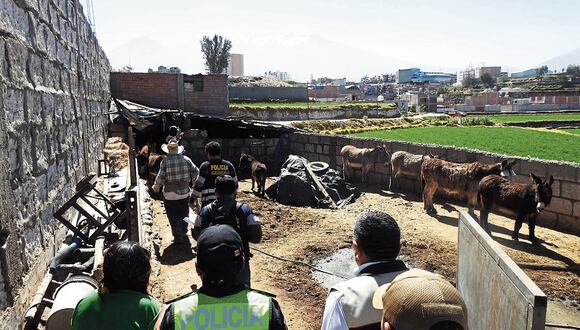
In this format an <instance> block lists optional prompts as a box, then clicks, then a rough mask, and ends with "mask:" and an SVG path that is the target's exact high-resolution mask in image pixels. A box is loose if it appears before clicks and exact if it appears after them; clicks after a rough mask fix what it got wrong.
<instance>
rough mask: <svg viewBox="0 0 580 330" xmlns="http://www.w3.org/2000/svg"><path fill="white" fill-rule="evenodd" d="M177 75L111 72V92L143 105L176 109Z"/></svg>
mask: <svg viewBox="0 0 580 330" xmlns="http://www.w3.org/2000/svg"><path fill="white" fill-rule="evenodd" d="M177 78H178V75H177V74H173V73H126V72H112V73H111V94H112V96H113V97H116V98H118V99H122V100H129V101H133V102H136V103H141V104H143V105H146V106H149V107H153V108H162V109H178V108H179V102H178V94H177V82H178V79H177Z"/></svg>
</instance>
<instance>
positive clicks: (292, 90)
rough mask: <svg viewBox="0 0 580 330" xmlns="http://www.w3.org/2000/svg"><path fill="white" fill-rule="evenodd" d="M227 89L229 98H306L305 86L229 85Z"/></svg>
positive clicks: (267, 99) (257, 99) (252, 99)
mask: <svg viewBox="0 0 580 330" xmlns="http://www.w3.org/2000/svg"><path fill="white" fill-rule="evenodd" d="M229 90H230V100H232V99H240V100H248V101H270V100H285V101H294V102H304V101H307V100H308V89H307V88H306V87H230V88H229Z"/></svg>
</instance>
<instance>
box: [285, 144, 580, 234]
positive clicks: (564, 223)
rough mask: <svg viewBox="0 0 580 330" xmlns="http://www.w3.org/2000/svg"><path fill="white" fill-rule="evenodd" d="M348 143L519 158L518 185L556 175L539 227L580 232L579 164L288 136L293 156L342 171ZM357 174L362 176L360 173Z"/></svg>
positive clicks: (464, 152)
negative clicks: (532, 175)
mask: <svg viewBox="0 0 580 330" xmlns="http://www.w3.org/2000/svg"><path fill="white" fill-rule="evenodd" d="M347 144H351V145H354V146H356V147H365V148H372V147H375V146H376V145H383V144H385V145H386V147H387V150H389V151H390V152H391V153H393V152H395V151H399V150H402V151H408V152H411V153H414V154H421V155H425V154H428V153H429V152H430V153H432V154H436V155H440V156H442V157H443V159H446V160H449V161H454V162H473V161H480V162H483V163H495V162H498V161H500V160H502V159H506V158H509V159H518V162H517V163H516V165H515V167H514V170H515V172H516V173H517V174H518V175H517V176H516V177H515V179H514V180H515V181H516V182H522V183H529V182H530V177H529V174H530V173H532V172H533V173H534V174H536V175H539V176H541V177H546V176H549V175H553V176H554V184H553V185H552V189H553V196H554V197H553V198H552V203H551V204H550V205H549V206H548V207H547V208H546V210H545V211H543V212H542V213H540V215H539V216H538V219H537V224H538V225H539V226H543V227H550V228H555V229H562V230H567V231H571V232H573V233H576V234H579V233H580V164H578V163H565V162H556V161H544V160H538V159H530V158H522V157H514V156H506V155H498V154H492V153H486V152H481V151H477V150H469V149H464V148H455V147H446V146H438V145H426V144H418V143H408V142H400V141H390V140H381V139H365V138H354V137H349V136H337V135H316V134H303V133H293V134H291V135H290V136H289V152H290V153H293V154H297V155H301V156H304V157H306V158H307V159H308V160H310V161H323V162H327V163H329V164H330V166H331V167H332V168H336V169H340V168H341V166H342V158H341V157H340V149H341V148H342V147H343V146H345V145H347ZM355 173H357V174H358V173H360V171H355ZM358 175H359V176H360V174H358ZM389 176H390V169H389V168H387V167H385V166H384V165H383V164H380V163H376V164H375V165H374V167H373V168H372V169H371V171H370V180H369V181H370V182H376V183H378V184H381V185H384V186H388V184H389ZM394 187H395V188H398V189H403V190H407V191H414V192H416V193H420V192H421V185H420V183H419V182H418V181H414V180H409V179H404V178H403V179H397V180H395V181H394ZM436 203H437V201H436Z"/></svg>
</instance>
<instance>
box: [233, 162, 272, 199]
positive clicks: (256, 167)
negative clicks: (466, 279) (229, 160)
mask: <svg viewBox="0 0 580 330" xmlns="http://www.w3.org/2000/svg"><path fill="white" fill-rule="evenodd" d="M238 168H239V171H240V173H244V172H245V173H250V174H251V176H252V191H254V182H257V183H258V194H260V195H264V192H265V190H266V176H267V174H268V168H267V167H266V165H264V164H263V163H260V162H259V161H258V160H257V159H256V158H255V157H254V156H252V155H249V154H246V153H244V152H242V154H241V155H240V162H239V165H238Z"/></svg>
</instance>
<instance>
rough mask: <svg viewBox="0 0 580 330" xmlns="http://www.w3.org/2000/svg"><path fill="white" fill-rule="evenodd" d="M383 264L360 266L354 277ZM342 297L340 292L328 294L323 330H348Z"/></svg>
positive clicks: (372, 263) (375, 262)
mask: <svg viewBox="0 0 580 330" xmlns="http://www.w3.org/2000/svg"><path fill="white" fill-rule="evenodd" d="M381 262H384V261H373V262H367V263H364V264H362V265H360V266H358V267H357V268H356V269H355V271H354V276H358V275H359V273H360V271H361V270H362V269H364V268H366V267H368V266H371V265H374V264H378V263H381ZM341 297H342V293H340V292H338V291H330V293H329V294H328V297H327V298H326V304H325V305H324V314H323V316H322V326H321V327H320V329H321V330H348V325H347V323H346V316H345V315H344V309H343V308H342V302H341Z"/></svg>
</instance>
